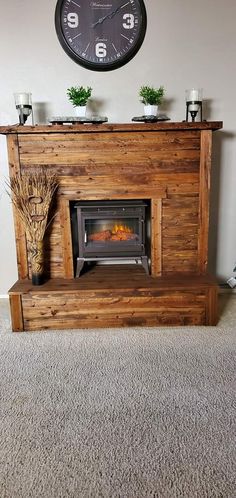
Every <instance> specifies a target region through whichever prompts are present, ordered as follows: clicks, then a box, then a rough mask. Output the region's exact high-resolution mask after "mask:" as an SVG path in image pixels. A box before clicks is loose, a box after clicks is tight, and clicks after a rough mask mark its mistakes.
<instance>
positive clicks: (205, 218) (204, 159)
mask: <svg viewBox="0 0 236 498" xmlns="http://www.w3.org/2000/svg"><path fill="white" fill-rule="evenodd" d="M211 148H212V131H202V132H201V158H200V197H199V239H198V242H199V246H198V250H199V271H200V272H202V273H205V272H206V270H207V263H208V230H209V192H210V170H211Z"/></svg>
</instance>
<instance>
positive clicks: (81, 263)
mask: <svg viewBox="0 0 236 498" xmlns="http://www.w3.org/2000/svg"><path fill="white" fill-rule="evenodd" d="M83 266H84V259H83V258H77V265H76V274H75V278H79V276H80V273H81V270H82V268H83Z"/></svg>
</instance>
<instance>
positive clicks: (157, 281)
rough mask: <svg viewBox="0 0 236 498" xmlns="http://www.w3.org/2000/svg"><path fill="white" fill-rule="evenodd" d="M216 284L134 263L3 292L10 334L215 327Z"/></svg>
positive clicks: (19, 284) (19, 285)
mask: <svg viewBox="0 0 236 498" xmlns="http://www.w3.org/2000/svg"><path fill="white" fill-rule="evenodd" d="M217 290H218V287H217V284H216V282H215V281H214V280H213V279H212V278H211V277H209V276H208V275H199V276H196V275H194V276H186V275H185V276H183V275H179V276H175V277H168V276H165V277H155V278H154V277H151V276H148V275H146V273H145V271H144V269H143V268H142V267H141V266H139V265H129V266H127V265H119V266H118V265H112V266H108V265H104V266H96V267H94V268H93V269H91V270H90V271H88V272H87V273H84V274H83V275H82V276H81V277H80V278H79V279H69V280H67V279H51V280H48V282H46V283H45V284H43V285H42V286H39V287H34V286H32V284H31V282H30V280H19V281H18V282H17V283H16V284H15V285H14V286H13V287H12V288H11V289H10V291H9V295H10V306H11V318H12V330H13V331H15V332H17V331H24V330H25V331H28V330H30V331H33V330H42V329H43V330H46V329H57V330H60V329H79V328H99V327H128V326H135V327H136V326H150V327H155V326H163V325H172V326H177V325H216V323H217V310H218V306H217Z"/></svg>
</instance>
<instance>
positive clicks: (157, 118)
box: [132, 114, 170, 123]
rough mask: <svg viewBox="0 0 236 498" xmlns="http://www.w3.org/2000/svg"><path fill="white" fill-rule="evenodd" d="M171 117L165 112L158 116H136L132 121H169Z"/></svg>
mask: <svg viewBox="0 0 236 498" xmlns="http://www.w3.org/2000/svg"><path fill="white" fill-rule="evenodd" d="M169 120H170V118H168V116H166V115H165V114H158V115H157V116H152V115H151V116H136V117H134V118H132V121H138V122H143V123H157V122H158V121H169Z"/></svg>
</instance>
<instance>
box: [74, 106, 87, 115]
mask: <svg viewBox="0 0 236 498" xmlns="http://www.w3.org/2000/svg"><path fill="white" fill-rule="evenodd" d="M75 115H76V116H78V117H80V118H85V116H86V105H81V106H77V107H75Z"/></svg>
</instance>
